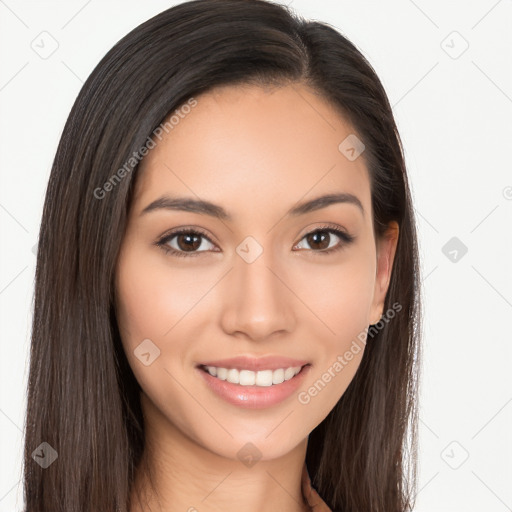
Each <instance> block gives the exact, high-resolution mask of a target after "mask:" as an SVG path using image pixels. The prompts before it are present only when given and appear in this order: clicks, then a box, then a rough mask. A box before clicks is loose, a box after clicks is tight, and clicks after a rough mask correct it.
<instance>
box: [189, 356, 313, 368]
mask: <svg viewBox="0 0 512 512" xmlns="http://www.w3.org/2000/svg"><path fill="white" fill-rule="evenodd" d="M306 364H309V363H308V361H302V360H299V359H292V358H291V357H281V356H264V357H251V356H238V357H231V358H229V359H217V360H215V361H205V362H202V363H199V365H198V366H215V367H217V368H237V369H241V370H252V371H258V370H278V369H280V368H290V367H292V366H301V367H302V366H304V365H306Z"/></svg>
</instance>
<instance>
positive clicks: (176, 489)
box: [130, 393, 309, 512]
mask: <svg viewBox="0 0 512 512" xmlns="http://www.w3.org/2000/svg"><path fill="white" fill-rule="evenodd" d="M141 400H142V406H143V411H144V413H145V414H144V417H145V448H144V455H143V457H142V461H141V464H140V465H139V467H138V469H137V474H136V478H135V483H134V486H133V489H132V491H131V507H130V512H145V511H147V510H151V511H154V512H175V511H187V512H210V511H211V512H213V511H215V512H220V511H223V512H234V511H239V510H244V512H261V510H280V511H282V512H305V511H308V510H309V507H307V506H306V505H305V504H304V502H303V498H302V491H301V475H302V468H303V466H304V461H305V456H306V448H307V438H306V439H304V441H303V442H301V443H300V444H299V445H297V446H296V447H295V448H294V449H293V450H292V451H290V452H289V453H286V454H285V455H283V456H281V457H279V458H276V459H271V460H263V459H261V460H258V461H257V462H256V463H254V462H253V463H252V464H251V463H250V462H249V463H247V464H244V463H242V462H241V460H239V459H238V458H236V459H229V458H226V457H223V456H221V455H219V454H216V453H213V452H212V451H210V450H208V449H206V448H205V447H203V446H201V445H200V444H199V443H197V442H196V441H194V440H193V439H192V438H191V437H188V436H187V435H185V434H184V433H183V432H182V431H180V430H179V429H178V428H176V426H174V425H173V424H171V423H170V422H168V421H167V420H166V421H164V422H162V421H156V419H157V418H156V416H158V415H159V416H160V420H161V419H162V417H161V414H160V412H159V411H157V409H156V408H155V406H154V405H153V404H152V403H150V401H149V400H148V399H147V397H145V395H144V393H142V394H141Z"/></svg>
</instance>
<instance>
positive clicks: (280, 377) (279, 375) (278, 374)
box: [272, 368, 284, 384]
mask: <svg viewBox="0 0 512 512" xmlns="http://www.w3.org/2000/svg"><path fill="white" fill-rule="evenodd" d="M282 382H284V370H283V369H282V368H279V370H274V371H273V373H272V384H281V383H282Z"/></svg>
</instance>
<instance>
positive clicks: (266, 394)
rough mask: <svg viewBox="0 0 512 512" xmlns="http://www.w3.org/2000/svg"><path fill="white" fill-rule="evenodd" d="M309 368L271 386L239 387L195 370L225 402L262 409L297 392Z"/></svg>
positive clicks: (202, 371)
mask: <svg viewBox="0 0 512 512" xmlns="http://www.w3.org/2000/svg"><path fill="white" fill-rule="evenodd" d="M310 368H311V366H310V365H306V366H304V367H303V368H302V369H301V371H300V372H299V373H298V374H297V375H295V376H294V377H292V378H291V379H290V380H285V381H284V382H282V383H281V384H273V385H272V386H241V385H240V384H232V383H231V382H228V381H227V380H220V379H217V377H213V376H212V375H210V374H209V373H208V372H207V371H205V370H203V369H202V368H200V367H198V368H196V370H197V371H198V372H199V373H200V374H201V375H202V377H203V379H204V380H205V382H206V384H207V385H208V386H209V387H210V389H211V390H212V391H213V392H214V393H215V394H217V395H218V396H220V397H221V398H222V399H224V400H225V401H226V402H228V403H230V404H233V405H237V406H239V407H243V408H246V409H264V408H266V407H271V406H273V405H276V404H278V403H281V402H283V401H284V400H286V399H287V398H288V397H290V396H291V395H292V394H293V393H294V392H295V391H297V389H298V388H299V386H300V385H301V384H302V382H303V380H304V377H305V375H306V374H307V373H308V371H309V370H310Z"/></svg>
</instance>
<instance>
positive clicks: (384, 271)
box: [371, 221, 399, 324]
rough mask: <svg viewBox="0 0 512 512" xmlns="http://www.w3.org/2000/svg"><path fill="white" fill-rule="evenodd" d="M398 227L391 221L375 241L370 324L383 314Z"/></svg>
mask: <svg viewBox="0 0 512 512" xmlns="http://www.w3.org/2000/svg"><path fill="white" fill-rule="evenodd" d="M398 236H399V226H398V223H397V222H395V221H392V222H390V223H389V225H388V228H387V229H386V232H385V233H384V234H383V235H382V238H380V239H379V240H377V268H376V276H375V290H374V300H373V306H372V311H371V315H372V316H371V318H372V319H373V320H375V321H372V324H376V323H377V322H378V321H379V320H380V318H381V317H382V315H383V313H384V311H383V310H384V301H385V298H386V294H387V291H388V288H389V283H390V280H391V271H392V269H393V262H394V260H395V254H396V248H397V245H398Z"/></svg>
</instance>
